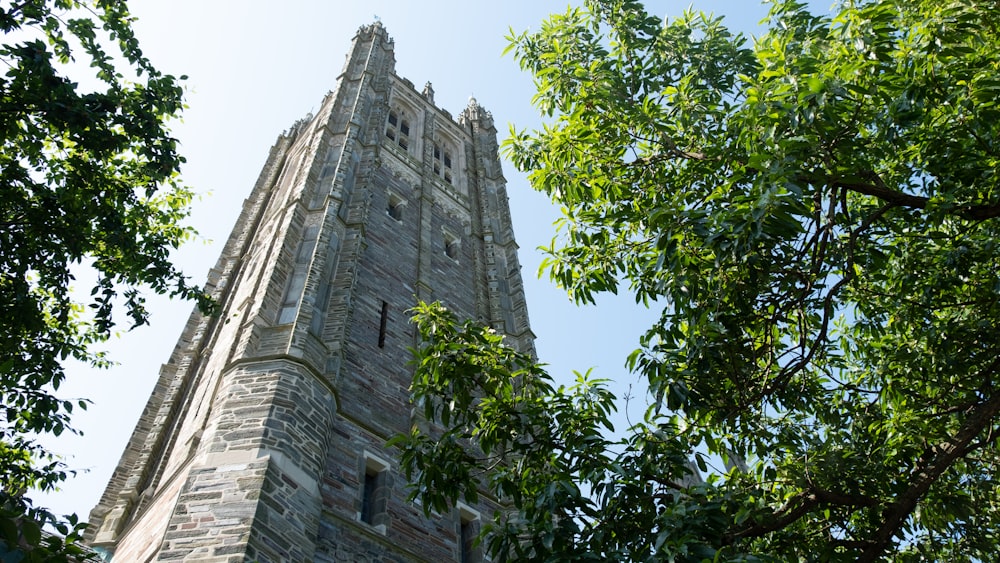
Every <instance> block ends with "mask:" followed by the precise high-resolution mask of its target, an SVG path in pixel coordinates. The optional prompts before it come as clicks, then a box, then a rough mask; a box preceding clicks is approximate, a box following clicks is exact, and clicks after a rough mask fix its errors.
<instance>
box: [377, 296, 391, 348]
mask: <svg viewBox="0 0 1000 563" xmlns="http://www.w3.org/2000/svg"><path fill="white" fill-rule="evenodd" d="M388 324H389V304H388V303H387V302H385V301H383V302H382V315H381V320H379V323H378V347H379V348H385V329H386V325H388Z"/></svg>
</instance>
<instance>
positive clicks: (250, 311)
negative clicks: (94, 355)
mask: <svg viewBox="0 0 1000 563" xmlns="http://www.w3.org/2000/svg"><path fill="white" fill-rule="evenodd" d="M393 48H394V45H393V41H392V40H391V39H390V38H389V36H388V35H387V33H386V31H385V30H384V29H383V28H382V26H381V25H380V24H379V23H375V24H373V25H370V26H366V27H362V28H361V29H360V30H359V31H358V33H357V35H356V36H355V38H354V41H353V45H352V48H351V51H350V53H349V54H348V57H347V62H346V63H345V66H344V69H343V72H342V73H341V75H340V76H339V78H338V79H337V83H336V87H335V88H334V90H333V91H332V92H330V93H329V94H328V95H327V96H326V98H325V99H324V100H323V103H322V106H321V108H320V110H319V111H318V112H317V114H316V115H315V116H308V117H306V118H305V119H303V120H301V121H299V122H298V123H296V124H294V125H293V126H292V127H291V129H289V130H288V131H287V132H286V133H284V134H282V135H281V136H280V137H279V138H278V140H277V142H276V143H275V145H274V147H273V148H272V149H271V152H270V155H269V156H268V159H267V162H266V163H265V164H264V168H263V170H262V171H261V174H260V178H259V180H258V181H257V184H256V185H255V186H254V188H253V191H252V192H251V194H250V197H249V198H248V199H247V200H246V202H245V203H244V205H243V211H242V213H241V215H240V217H239V219H238V221H237V223H236V226H235V228H234V229H233V232H232V234H231V235H230V237H229V240H228V242H227V243H226V245H225V248H224V249H223V251H222V255H221V257H220V258H219V261H218V264H217V265H216V267H215V268H214V269H212V271H211V272H210V274H209V280H208V288H209V289H210V291H211V292H212V293H213V294H214V295H215V297H216V299H217V300H218V302H219V303H220V305H221V314H219V315H218V316H217V317H207V316H204V315H202V314H200V313H199V312H197V311H195V312H194V313H193V314H192V315H191V318H190V320H189V321H188V323H187V325H186V327H185V328H184V331H183V333H182V334H181V337H180V340H179V341H178V343H177V346H176V347H175V348H174V351H173V353H172V354H171V356H170V359H169V361H168V362H167V363H166V364H165V365H164V366H163V367H162V369H161V371H160V376H159V380H158V382H157V384H156V387H155V388H154V390H153V393H152V396H151V397H150V399H149V403H148V404H147V405H146V408H145V410H144V411H143V413H142V416H141V418H140V420H139V422H138V424H137V426H136V429H135V431H134V432H133V434H132V437H131V439H130V440H129V443H128V446H127V447H126V449H125V452H124V454H123V455H122V458H121V461H120V463H119V465H118V467H117V469H116V470H115V472H114V475H113V476H112V478H111V481H110V483H109V484H108V487H107V489H106V490H105V492H104V495H103V496H102V497H101V500H100V502H99V504H98V505H97V506H96V507H95V508H94V509H93V511H92V512H91V515H90V529H89V532H88V534H89V536H88V538H87V539H88V541H89V543H90V544H91V545H93V546H95V547H96V548H98V549H100V550H105V551H106V552H108V553H110V554H113V560H114V561H121V562H127V563H133V562H145V561H168V560H169V561H173V560H186V561H213V562H230V561H233V562H235V561H260V562H276V561H294V562H300V561H314V562H325V561H338V562H340V561H345V562H365V561H379V562H390V561H393V562H395V561H398V562H402V561H434V562H439V561H476V560H478V559H479V558H480V554H478V553H476V552H475V548H474V547H473V545H472V543H471V542H470V541H469V538H470V537H472V536H473V535H474V534H475V533H476V531H477V529H478V524H477V520H478V518H479V515H480V514H482V515H483V516H484V517H486V516H488V515H492V511H493V505H491V504H490V501H489V499H486V500H484V501H483V502H484V503H485V504H481V505H478V506H464V505H463V506H459V507H458V508H457V509H456V510H455V511H454V513H449V514H435V515H434V516H433V517H432V518H429V519H428V518H425V517H424V516H423V514H422V512H421V511H420V509H419V508H418V507H414V506H411V505H409V504H408V503H407V502H406V501H405V493H406V491H405V483H403V480H402V478H401V476H400V474H399V472H398V464H397V462H396V461H395V460H394V458H393V452H392V451H391V450H389V449H387V448H386V447H385V442H386V440H387V439H388V438H389V437H391V436H393V435H394V434H396V433H398V432H402V431H406V430H408V429H409V428H410V426H411V424H412V423H413V422H414V419H413V418H412V417H413V416H415V415H414V414H413V412H412V411H411V407H410V405H409V402H408V390H407V389H408V385H409V381H410V377H411V374H412V371H411V368H410V367H409V366H408V362H409V360H410V353H409V351H408V349H409V348H410V347H412V346H414V345H415V344H416V336H415V333H414V329H413V328H412V327H411V325H410V324H409V322H408V315H407V309H408V308H409V307H411V306H412V305H413V304H414V303H415V300H416V299H423V300H428V301H430V300H440V301H442V302H443V303H444V304H445V305H446V306H448V307H449V308H451V309H452V310H453V311H455V312H457V313H458V314H459V315H461V316H465V317H468V318H475V319H479V320H481V321H483V322H485V323H488V324H490V325H491V326H493V327H494V328H495V329H497V330H499V331H503V332H505V333H506V334H507V335H508V342H510V343H511V344H513V345H514V346H516V347H518V348H520V349H521V350H526V351H530V350H532V347H533V335H532V333H531V331H530V328H529V326H528V318H527V313H526V309H525V302H524V294H523V289H522V282H521V274H520V267H519V265H518V260H517V246H516V245H515V243H514V237H513V233H512V230H511V221H510V214H509V209H508V204H507V195H506V188H505V180H504V177H503V175H502V173H501V170H500V163H499V159H498V155H497V138H496V129H495V128H494V125H493V119H492V116H491V115H490V114H489V112H487V111H485V110H484V109H483V108H481V107H480V106H479V105H478V104H477V103H476V101H475V100H470V102H469V105H468V107H466V108H465V109H464V110H463V111H462V112H461V114H460V115H459V117H458V119H457V120H456V119H453V118H452V116H451V115H450V114H448V113H447V112H446V111H444V110H442V109H439V108H438V107H437V106H435V104H434V92H433V89H432V88H431V86H430V84H427V85H426V86H425V87H424V88H423V89H422V90H417V89H415V88H414V86H413V84H412V83H411V82H410V81H408V80H406V79H404V78H401V77H399V76H397V75H396V74H395V71H394V68H395V59H394V55H393Z"/></svg>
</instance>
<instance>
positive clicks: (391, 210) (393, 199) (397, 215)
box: [385, 195, 406, 221]
mask: <svg viewBox="0 0 1000 563" xmlns="http://www.w3.org/2000/svg"><path fill="white" fill-rule="evenodd" d="M404 205H406V202H405V201H403V200H402V199H401V198H399V197H397V196H394V195H390V196H389V205H388V206H387V207H386V210H385V212H386V213H388V214H389V217H392V218H393V219H395V220H397V221H402V220H403V206H404Z"/></svg>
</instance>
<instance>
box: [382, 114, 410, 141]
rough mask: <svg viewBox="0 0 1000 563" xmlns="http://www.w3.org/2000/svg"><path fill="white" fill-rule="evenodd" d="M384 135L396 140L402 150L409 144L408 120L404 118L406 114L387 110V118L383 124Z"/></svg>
mask: <svg viewBox="0 0 1000 563" xmlns="http://www.w3.org/2000/svg"><path fill="white" fill-rule="evenodd" d="M385 136H386V137H388V138H389V139H391V140H393V141H396V144H397V145H399V146H400V147H401V148H402V149H403V150H407V149H408V148H409V146H410V122H409V121H407V119H406V114H405V113H403V112H401V111H397V110H390V111H389V119H388V122H387V123H386V125H385Z"/></svg>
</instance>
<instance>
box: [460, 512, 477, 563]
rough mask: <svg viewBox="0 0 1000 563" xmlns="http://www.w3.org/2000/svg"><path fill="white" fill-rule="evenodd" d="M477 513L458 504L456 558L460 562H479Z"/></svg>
mask: <svg viewBox="0 0 1000 563" xmlns="http://www.w3.org/2000/svg"><path fill="white" fill-rule="evenodd" d="M479 530H480V526H479V513H478V512H476V511H475V510H472V509H471V508H469V507H467V506H465V505H464V504H462V503H459V505H458V560H459V562H460V563H481V562H482V560H483V554H482V550H481V549H480V548H479V545H477V540H478V538H479Z"/></svg>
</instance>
